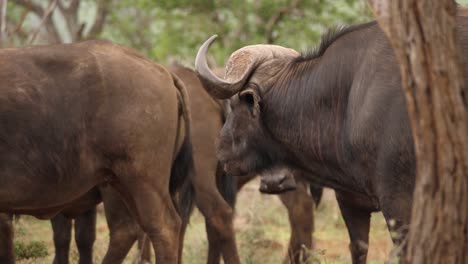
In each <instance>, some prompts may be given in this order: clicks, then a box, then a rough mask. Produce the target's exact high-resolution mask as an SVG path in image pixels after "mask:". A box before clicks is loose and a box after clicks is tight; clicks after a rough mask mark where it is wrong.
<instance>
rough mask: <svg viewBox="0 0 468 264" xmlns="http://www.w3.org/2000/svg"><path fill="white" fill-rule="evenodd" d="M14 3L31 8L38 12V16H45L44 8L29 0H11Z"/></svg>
mask: <svg viewBox="0 0 468 264" xmlns="http://www.w3.org/2000/svg"><path fill="white" fill-rule="evenodd" d="M11 1H12V2H13V3H15V4H17V5H20V6H22V7H24V8H25V9H29V10H31V11H32V12H34V13H36V15H37V16H39V17H43V16H44V9H43V8H42V7H41V6H40V5H38V4H35V3H33V2H31V1H29V0H11Z"/></svg>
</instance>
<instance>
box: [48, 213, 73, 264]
mask: <svg viewBox="0 0 468 264" xmlns="http://www.w3.org/2000/svg"><path fill="white" fill-rule="evenodd" d="M50 222H51V224H52V230H53V232H54V246H55V256H54V261H53V263H54V264H68V253H69V251H70V240H71V229H72V220H71V219H70V218H68V217H66V216H64V215H63V214H58V215H56V216H55V217H54V218H52V219H51V220H50Z"/></svg>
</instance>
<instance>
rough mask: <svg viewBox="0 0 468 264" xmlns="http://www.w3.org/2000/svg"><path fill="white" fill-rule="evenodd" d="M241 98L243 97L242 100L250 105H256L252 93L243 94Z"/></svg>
mask: <svg viewBox="0 0 468 264" xmlns="http://www.w3.org/2000/svg"><path fill="white" fill-rule="evenodd" d="M240 99H241V101H243V102H244V103H246V104H247V105H248V106H249V107H254V105H255V99H254V95H253V94H251V93H247V94H243V95H242V96H241V97H240Z"/></svg>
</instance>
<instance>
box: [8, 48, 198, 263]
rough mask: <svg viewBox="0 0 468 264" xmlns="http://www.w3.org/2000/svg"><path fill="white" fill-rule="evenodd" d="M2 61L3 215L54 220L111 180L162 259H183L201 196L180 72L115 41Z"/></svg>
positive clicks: (17, 53) (22, 52)
mask: <svg viewBox="0 0 468 264" xmlns="http://www.w3.org/2000/svg"><path fill="white" fill-rule="evenodd" d="M0 60H1V61H2V64H1V66H0V80H1V84H0V124H1V126H0V127H1V130H0V182H1V183H2V184H1V185H0V212H6V213H15V214H30V215H34V216H37V217H40V218H50V217H52V216H54V215H55V214H57V213H58V212H60V211H61V210H63V209H65V208H67V207H68V206H70V204H71V203H73V202H74V201H76V200H77V199H79V198H80V197H82V196H83V195H84V194H85V193H86V192H88V191H89V190H91V189H92V188H93V187H95V186H97V185H100V184H109V185H111V186H113V187H114V188H116V189H117V190H118V191H119V193H120V195H121V196H122V197H123V199H124V202H125V203H126V205H127V207H128V208H129V209H130V211H131V212H132V213H133V214H134V215H135V216H136V218H137V220H138V222H139V224H140V226H141V227H142V229H143V230H145V232H146V233H147V234H148V235H149V237H150V239H151V241H152V244H153V248H154V249H155V251H157V252H158V254H157V260H158V262H161V263H177V262H178V251H179V239H178V237H179V233H180V228H181V222H182V220H181V219H184V218H187V217H188V215H189V209H190V208H191V201H192V195H193V191H191V190H192V187H191V183H190V178H191V173H192V172H193V159H192V150H191V142H190V137H189V135H190V114H189V110H188V107H187V105H188V96H187V93H186V90H185V88H184V86H183V83H182V82H181V81H180V80H179V78H178V77H176V76H175V75H173V74H171V73H170V72H168V71H167V70H166V69H165V68H164V67H162V66H160V65H158V64H155V63H153V62H151V61H150V60H148V59H146V58H145V57H143V56H142V55H140V54H138V53H137V52H135V51H133V50H131V49H128V48H125V47H122V46H119V45H115V44H112V43H110V42H107V41H86V42H81V43H77V44H66V45H51V46H32V47H25V48H16V49H2V50H0ZM173 163H174V166H172V165H173ZM0 258H1V257H0ZM2 263H4V262H2Z"/></svg>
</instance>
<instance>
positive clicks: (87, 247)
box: [75, 207, 96, 264]
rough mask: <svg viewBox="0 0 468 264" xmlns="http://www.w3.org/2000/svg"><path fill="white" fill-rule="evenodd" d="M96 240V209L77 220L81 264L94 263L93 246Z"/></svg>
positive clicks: (77, 238) (76, 230)
mask: <svg viewBox="0 0 468 264" xmlns="http://www.w3.org/2000/svg"><path fill="white" fill-rule="evenodd" d="M95 240H96V207H94V208H92V209H90V210H88V211H86V212H84V213H83V214H81V215H80V216H78V217H76V218H75V242H76V246H77V248H78V252H79V253H80V261H79V264H92V263H93V244H94V241H95Z"/></svg>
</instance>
